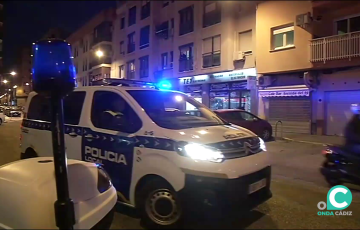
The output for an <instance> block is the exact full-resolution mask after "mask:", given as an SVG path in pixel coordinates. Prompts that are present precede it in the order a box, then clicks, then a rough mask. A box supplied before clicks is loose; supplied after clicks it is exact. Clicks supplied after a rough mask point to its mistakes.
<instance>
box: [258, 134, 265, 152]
mask: <svg viewBox="0 0 360 230" xmlns="http://www.w3.org/2000/svg"><path fill="white" fill-rule="evenodd" d="M259 140H260V148H261V150H262V151H266V145H265V141H264V140H263V139H261V138H260V137H259Z"/></svg>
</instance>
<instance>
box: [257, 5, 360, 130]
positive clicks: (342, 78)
mask: <svg viewBox="0 0 360 230" xmlns="http://www.w3.org/2000/svg"><path fill="white" fill-rule="evenodd" d="M359 7H360V5H359V3H357V2H347V1H282V2H277V1H266V2H261V3H259V4H258V9H257V13H256V21H257V24H256V30H257V38H256V47H257V50H258V52H257V59H256V67H257V70H258V74H259V80H258V83H259V115H260V116H262V117H264V118H266V119H268V120H269V121H270V122H271V123H272V124H273V125H275V123H276V122H277V121H282V126H283V127H282V129H283V131H284V132H285V133H286V132H294V133H306V134H323V135H340V136H341V135H343V130H344V128H345V125H346V123H347V122H348V120H349V119H350V118H351V116H352V113H351V111H350V106H351V104H354V103H359V100H360V73H359V67H360V60H359V57H360V49H359V44H360V43H359V41H360V37H359V34H360V27H359V26H358V25H360V24H359V20H360V17H359V14H358V12H360V8H359Z"/></svg>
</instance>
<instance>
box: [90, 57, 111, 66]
mask: <svg viewBox="0 0 360 230" xmlns="http://www.w3.org/2000/svg"><path fill="white" fill-rule="evenodd" d="M101 64H107V65H110V64H111V57H102V58H94V59H93V60H92V61H91V62H90V63H89V68H90V69H92V68H94V67H95V66H98V65H101Z"/></svg>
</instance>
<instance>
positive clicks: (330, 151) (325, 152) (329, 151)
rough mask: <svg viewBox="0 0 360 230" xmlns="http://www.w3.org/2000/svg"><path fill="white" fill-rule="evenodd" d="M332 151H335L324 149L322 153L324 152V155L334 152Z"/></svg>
mask: <svg viewBox="0 0 360 230" xmlns="http://www.w3.org/2000/svg"><path fill="white" fill-rule="evenodd" d="M332 153H333V151H332V150H331V149H324V150H323V151H322V154H324V155H328V154H332Z"/></svg>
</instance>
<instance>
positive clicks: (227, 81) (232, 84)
mask: <svg viewBox="0 0 360 230" xmlns="http://www.w3.org/2000/svg"><path fill="white" fill-rule="evenodd" d="M179 84H180V90H181V91H183V92H185V93H187V94H188V95H189V96H192V97H193V98H195V99H196V100H197V101H199V102H201V103H203V104H205V105H206V106H208V107H210V108H211V109H212V110H218V109H244V110H246V111H249V112H253V113H256V108H257V106H256V102H257V91H256V90H257V89H256V69H254V68H251V69H244V70H237V71H229V72H223V73H214V74H208V75H198V76H193V77H184V78H180V79H179Z"/></svg>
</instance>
